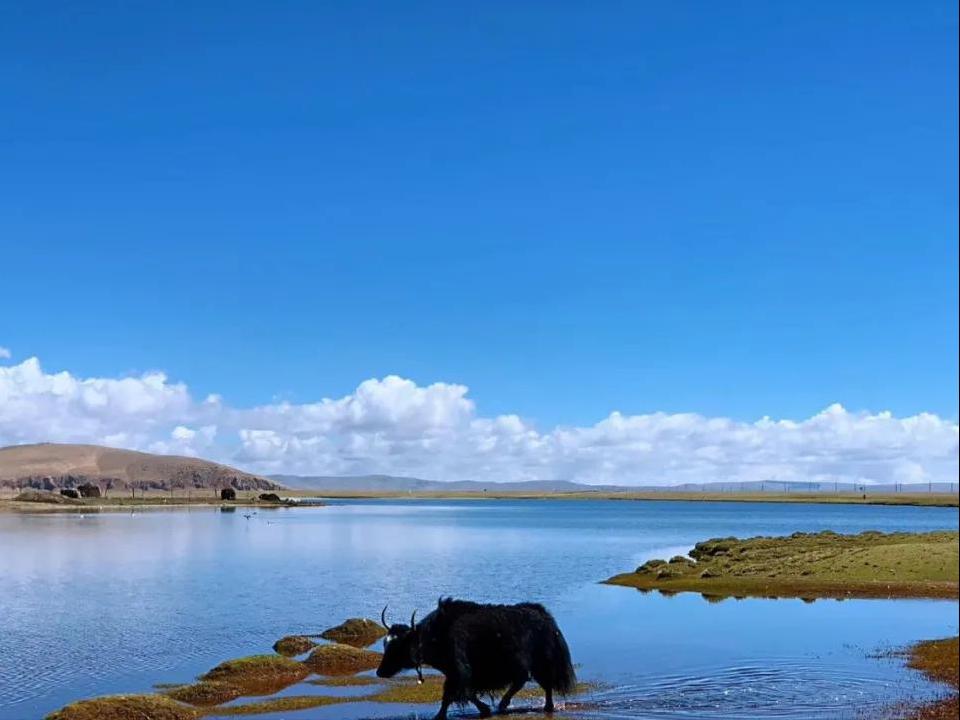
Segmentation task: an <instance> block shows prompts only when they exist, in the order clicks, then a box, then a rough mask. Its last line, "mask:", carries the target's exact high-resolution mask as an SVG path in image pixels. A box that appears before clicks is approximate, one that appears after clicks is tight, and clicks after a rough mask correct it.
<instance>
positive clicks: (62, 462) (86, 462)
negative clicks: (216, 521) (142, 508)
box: [0, 443, 282, 490]
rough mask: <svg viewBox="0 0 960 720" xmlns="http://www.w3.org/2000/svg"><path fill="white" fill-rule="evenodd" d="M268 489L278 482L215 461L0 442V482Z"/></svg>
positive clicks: (3, 484) (45, 485)
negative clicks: (1, 445) (1, 443)
mask: <svg viewBox="0 0 960 720" xmlns="http://www.w3.org/2000/svg"><path fill="white" fill-rule="evenodd" d="M87 482H91V483H93V484H95V485H99V486H100V487H101V488H103V489H105V490H106V489H112V488H130V487H135V488H137V489H145V490H176V489H181V488H183V489H186V488H198V489H199V488H222V487H228V486H230V487H234V488H236V489H238V490H274V489H277V488H280V487H282V486H281V485H280V484H279V483H277V482H274V481H272V480H269V479H267V478H265V477H262V476H260V475H253V474H251V473H247V472H243V471H242V470H237V469H236V468H232V467H229V466H227V465H220V464H219V463H215V462H210V461H209V460H201V459H199V458H192V457H180V456H177V455H152V454H150V453H143V452H136V451H133V450H119V449H117V448H109V447H101V446H99V445H65V444H55V443H42V444H38V445H12V446H9V447H4V448H0V487H14V488H26V487H30V488H39V489H45V490H54V489H57V488H68V487H77V486H78V485H82V484H84V483H87Z"/></svg>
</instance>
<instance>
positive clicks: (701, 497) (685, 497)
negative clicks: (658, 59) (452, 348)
mask: <svg viewBox="0 0 960 720" xmlns="http://www.w3.org/2000/svg"><path fill="white" fill-rule="evenodd" d="M289 494H290V495H292V496H295V497H317V498H331V499H342V500H650V501H681V502H775V503H813V504H825V505H920V506H927V507H958V504H960V503H958V497H960V496H958V495H957V493H927V492H910V493H907V492H903V493H885V494H875V495H871V494H869V493H867V494H862V493H826V492H823V493H783V492H773V491H771V492H738V491H731V492H692V491H691V492H687V491H678V490H644V491H637V492H609V491H604V490H597V491H593V490H588V491H577V492H534V493H531V492H516V491H512V492H511V491H498V490H496V489H491V490H487V491H486V492H476V491H468V492H457V491H451V492H442V491H436V492H434V491H431V492H373V491H370V492H363V491H348V490H342V491H336V490H335V491H325V492H320V491H317V492H307V491H290V492H289Z"/></svg>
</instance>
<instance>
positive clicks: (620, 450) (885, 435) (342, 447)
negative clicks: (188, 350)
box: [0, 358, 958, 485]
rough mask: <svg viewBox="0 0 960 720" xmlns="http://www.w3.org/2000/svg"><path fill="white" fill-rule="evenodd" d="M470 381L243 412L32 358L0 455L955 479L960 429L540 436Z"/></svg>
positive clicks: (711, 426)
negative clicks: (24, 447)
mask: <svg viewBox="0 0 960 720" xmlns="http://www.w3.org/2000/svg"><path fill="white" fill-rule="evenodd" d="M467 395H468V390H467V388H466V387H465V386H463V385H456V384H448V383H434V384H432V385H428V386H419V385H417V384H416V383H414V382H412V381H410V380H406V379H403V378H400V377H396V376H392V375H391V376H387V377H385V378H383V379H371V380H366V381H364V382H362V383H361V384H360V385H359V386H358V387H357V389H356V390H355V391H354V392H352V393H350V394H349V395H347V396H345V397H342V398H339V399H322V400H319V401H318V402H313V403H304V404H293V403H286V402H284V403H272V404H268V405H263V406H259V407H254V408H234V407H231V406H229V405H228V404H226V403H225V401H224V400H223V398H222V397H220V396H219V395H210V396H207V397H206V398H205V399H204V400H202V401H198V400H195V399H194V398H193V397H192V396H191V394H190V392H189V390H188V389H187V387H186V386H185V385H183V384H182V383H175V382H171V381H170V380H169V379H168V378H167V377H166V376H165V375H164V374H163V373H159V372H151V373H145V374H143V375H140V376H136V377H124V378H77V377H75V376H73V375H71V374H70V373H68V372H60V373H54V374H50V373H47V372H45V371H44V370H43V369H42V368H41V366H40V363H39V361H38V360H37V359H36V358H30V359H28V360H25V361H23V362H21V363H20V364H17V365H0V444H12V443H23V442H38V441H45V440H46V441H60V442H91V443H103V444H108V445H113V446H118V447H131V448H138V449H145V450H149V451H152V452H162V453H174V454H182V455H201V456H204V457H209V458H211V459H215V460H220V461H223V462H230V463H233V464H237V465H240V466H242V467H244V468H246V469H250V470H253V471H259V472H288V473H301V474H360V473H390V474H396V475H415V476H420V477H426V478H431V479H440V480H455V479H474V480H484V481H491V482H495V481H500V480H559V479H566V480H577V481H580V482H589V483H614V484H638V485H639V484H643V485H646V484H650V485H666V484H676V483H683V482H711V481H724V482H739V481H750V480H765V479H770V478H775V479H779V480H816V481H825V482H833V481H834V480H838V481H841V482H843V481H852V482H926V481H928V480H933V481H947V482H951V481H955V480H956V477H957V471H958V450H957V448H958V441H957V438H958V428H957V425H956V424H955V423H953V422H952V421H949V420H945V419H942V418H939V417H937V416H935V415H931V414H926V413H923V414H920V415H915V416H913V417H905V418H897V417H894V416H893V415H891V414H890V413H888V412H880V413H875V414H871V413H858V412H850V411H848V410H846V409H845V408H843V407H842V406H840V405H831V406H830V407H828V408H826V409H825V410H824V411H822V412H821V413H818V414H817V415H814V416H813V417H811V418H808V419H806V420H787V419H784V420H774V419H771V418H762V419H760V420H758V421H756V422H740V421H735V420H731V419H729V418H722V417H720V418H711V417H705V416H702V415H697V414H691V413H681V414H665V413H651V414H646V415H623V414H621V413H619V412H613V413H611V414H610V415H609V416H607V417H606V418H603V419H602V420H600V421H599V422H597V423H595V424H593V425H588V426H583V427H556V428H552V429H547V430H541V429H538V428H537V427H535V426H534V425H533V424H531V423H529V422H527V421H525V420H523V419H522V418H520V417H518V416H516V415H502V416H498V417H483V416H479V415H478V414H477V412H476V407H475V406H474V403H473V401H472V400H471V399H470V398H468V397H467Z"/></svg>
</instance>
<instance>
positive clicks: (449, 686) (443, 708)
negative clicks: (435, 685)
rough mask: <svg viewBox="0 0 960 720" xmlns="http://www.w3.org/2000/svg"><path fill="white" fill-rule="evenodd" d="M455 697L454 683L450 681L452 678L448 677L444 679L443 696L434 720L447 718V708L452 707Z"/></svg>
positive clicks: (445, 719)
mask: <svg viewBox="0 0 960 720" xmlns="http://www.w3.org/2000/svg"><path fill="white" fill-rule="evenodd" d="M453 698H454V690H453V683H452V682H450V678H446V679H445V680H444V681H443V698H441V700H440V709H439V710H437V714H436V715H434V716H433V720H447V708H448V707H450V703H452V702H453Z"/></svg>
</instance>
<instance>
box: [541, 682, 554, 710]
mask: <svg viewBox="0 0 960 720" xmlns="http://www.w3.org/2000/svg"><path fill="white" fill-rule="evenodd" d="M543 691H544V693H546V695H547V701H546V702H545V703H544V704H543V711H544V712H548V713H552V712H553V688H544V689H543Z"/></svg>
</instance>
